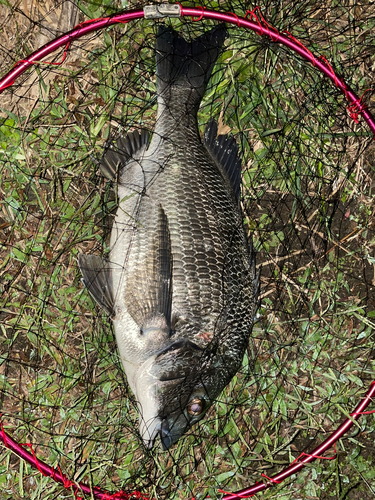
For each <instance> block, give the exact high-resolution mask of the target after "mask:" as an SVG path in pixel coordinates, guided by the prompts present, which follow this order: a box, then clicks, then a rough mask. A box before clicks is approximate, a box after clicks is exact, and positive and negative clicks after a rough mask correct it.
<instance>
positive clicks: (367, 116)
mask: <svg viewBox="0 0 375 500" xmlns="http://www.w3.org/2000/svg"><path fill="white" fill-rule="evenodd" d="M176 5H179V7H180V15H181V17H191V19H192V20H193V21H195V22H199V21H201V20H202V19H204V18H206V19H211V20H215V21H219V22H225V23H230V24H233V25H237V26H238V27H239V28H245V29H250V30H252V31H254V32H255V33H257V34H258V35H260V36H262V37H268V38H269V39H270V40H271V41H272V42H277V43H280V44H282V45H284V46H286V47H287V48H289V49H290V50H292V51H294V52H295V53H297V54H298V55H299V56H300V57H302V58H303V59H305V60H306V61H308V62H309V63H310V64H312V65H313V66H314V67H315V68H316V69H317V70H318V71H320V72H322V73H323V74H324V75H325V76H326V77H328V78H329V79H330V80H331V81H332V82H333V84H334V85H335V87H336V88H337V89H338V90H340V91H341V92H342V93H343V94H344V96H345V98H346V100H347V101H348V107H347V109H348V111H349V114H350V116H351V118H352V119H353V120H354V121H355V122H356V123H358V120H359V115H361V116H362V117H363V118H364V120H365V121H366V123H367V125H368V127H369V128H370V130H371V132H372V133H373V134H374V136H375V119H374V117H373V116H372V114H371V112H370V111H369V110H368V109H367V107H366V105H365V103H364V97H365V95H366V93H367V92H369V91H371V90H372V89H367V90H365V91H364V92H363V93H362V95H361V97H359V96H358V95H357V94H356V93H355V92H354V91H353V90H352V89H351V88H350V87H349V86H348V85H347V84H346V83H345V81H343V80H342V79H341V78H340V77H339V76H337V75H336V73H335V71H334V70H333V68H332V66H331V65H330V63H329V62H328V61H327V59H326V58H325V56H324V55H319V56H318V57H316V56H314V54H313V53H312V52H311V51H310V50H309V49H308V48H307V47H305V45H303V44H302V43H301V42H300V41H299V40H297V39H296V38H295V37H294V36H293V35H292V34H291V33H289V32H286V31H284V32H281V33H280V32H278V30H277V29H276V28H274V27H272V26H271V25H269V24H268V23H267V21H266V20H265V19H264V17H263V15H262V13H261V10H260V8H259V7H256V8H255V9H253V10H252V11H247V12H246V14H245V16H244V17H239V16H238V15H236V14H234V13H231V12H217V11H212V10H208V9H206V8H204V7H194V8H187V7H183V6H182V5H181V4H176ZM143 17H144V11H143V9H142V10H133V11H128V12H125V13H120V14H116V15H114V16H110V17H106V18H98V19H93V20H88V21H85V22H83V23H80V24H79V25H77V26H76V27H75V28H74V29H73V30H71V31H70V32H68V33H66V34H65V35H63V36H61V37H58V38H56V39H55V40H53V41H51V42H49V43H47V44H46V45H44V46H43V47H42V48H41V49H39V50H37V51H35V52H34V53H33V54H31V55H30V56H29V57H28V58H26V59H23V60H20V61H18V62H17V63H16V64H15V66H14V68H13V69H12V70H10V71H9V72H8V73H7V74H6V75H5V76H4V77H3V78H1V79H0V93H1V92H3V91H4V90H5V89H6V88H8V87H10V86H12V85H13V84H14V83H15V81H16V79H17V78H18V77H19V76H20V75H22V74H23V73H24V72H25V71H26V70H28V69H29V68H30V67H31V66H33V65H37V64H47V65H61V64H63V63H64V61H65V59H66V57H67V56H68V53H69V49H71V48H72V43H73V42H74V40H77V39H79V38H81V37H82V36H84V35H87V34H89V33H92V32H95V31H98V30H101V29H104V28H108V27H110V26H112V25H115V24H127V23H129V22H131V21H132V20H136V19H141V18H143ZM247 18H249V19H247ZM252 19H254V21H252ZM62 47H64V51H63V55H62V58H61V61H60V62H54V61H52V62H51V61H42V59H44V58H45V57H47V56H49V55H50V54H52V53H54V52H55V51H56V50H58V49H60V48H62ZM374 394H375V382H372V384H371V386H370V387H369V389H368V391H367V393H366V395H365V396H364V398H363V399H362V401H361V402H360V403H359V404H358V406H357V407H356V409H355V410H354V411H353V413H351V414H350V417H349V418H347V419H346V420H345V421H344V422H343V423H342V424H341V425H340V426H339V427H338V428H337V430H336V431H335V432H333V433H332V434H331V435H330V436H329V437H328V438H327V439H326V440H325V441H324V442H323V443H322V444H321V445H319V446H318V447H317V448H315V449H314V450H313V451H312V452H311V453H301V454H300V455H299V456H298V458H296V459H295V460H294V461H293V462H292V463H291V464H290V466H288V467H287V468H286V469H284V470H283V471H281V472H280V473H278V474H276V475H274V476H271V477H268V476H266V475H265V474H263V473H262V474H261V476H262V477H263V478H265V480H266V481H264V482H261V483H256V484H255V485H253V486H251V487H249V488H246V489H243V490H240V491H237V492H234V493H229V492H226V491H224V490H219V491H220V492H221V493H224V497H223V498H224V499H225V500H232V499H237V498H249V497H251V496H253V495H255V494H256V493H259V492H261V491H263V490H265V489H267V488H270V487H272V486H275V485H277V484H280V483H281V482H282V481H283V480H285V479H286V478H287V477H289V476H291V475H292V474H295V473H297V472H298V471H300V470H301V469H302V468H303V467H305V466H306V465H307V464H308V463H311V462H313V461H314V460H316V459H328V460H332V459H334V458H335V455H334V456H331V457H325V456H323V455H324V453H325V452H326V451H327V450H328V449H329V448H331V447H334V445H335V443H336V442H337V441H338V440H339V439H340V438H341V437H342V436H343V435H344V434H345V433H346V432H347V431H348V430H349V429H350V428H351V427H352V426H353V424H354V422H355V421H356V420H357V419H358V418H359V417H360V416H361V415H363V414H371V413H374V412H375V410H373V411H365V410H366V408H367V407H368V405H369V404H370V403H371V402H372V400H373V397H374ZM0 439H1V440H2V441H3V443H4V445H5V447H7V448H9V449H11V450H12V451H14V452H15V453H16V454H17V455H18V456H20V457H21V458H22V459H23V460H25V461H26V462H28V463H29V464H30V465H32V466H33V467H35V468H37V469H38V470H39V472H40V473H41V474H43V475H44V476H48V477H51V478H52V479H53V480H55V481H56V482H59V483H61V484H62V485H63V486H64V487H65V488H67V489H71V490H72V491H73V492H74V495H75V497H76V498H77V499H78V500H80V499H81V498H82V497H81V496H80V494H84V495H92V496H94V497H95V498H98V499H100V500H125V499H126V500H127V499H129V498H144V499H147V498H148V497H147V496H146V495H143V494H142V493H140V492H138V491H134V492H130V493H125V492H123V491H119V492H116V493H110V492H107V491H103V490H100V488H97V487H94V488H90V486H88V485H86V484H84V483H75V482H73V481H71V480H70V479H69V478H67V477H66V476H64V474H63V473H62V471H61V470H60V467H59V466H57V468H53V467H51V466H49V465H47V464H46V463H44V462H43V461H41V460H40V459H38V458H37V457H36V455H35V453H34V451H33V445H32V444H31V443H21V444H19V443H17V442H16V441H14V440H13V439H12V437H11V436H10V435H9V434H8V433H7V432H5V430H4V428H3V423H1V433H0ZM25 447H28V448H29V449H30V452H28V451H27V450H26V449H25ZM302 457H303V458H302Z"/></svg>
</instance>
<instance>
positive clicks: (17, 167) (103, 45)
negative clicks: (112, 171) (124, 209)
mask: <svg viewBox="0 0 375 500" xmlns="http://www.w3.org/2000/svg"><path fill="white" fill-rule="evenodd" d="M79 5H80V8H81V10H82V12H83V13H84V14H85V16H88V17H92V18H94V17H98V16H101V15H107V14H108V13H110V12H111V11H112V10H113V9H115V7H116V6H114V5H112V4H109V3H108V5H107V4H94V3H92V4H88V3H80V4H79ZM210 5H211V4H210ZM207 6H208V4H207ZM212 7H215V4H214V3H212ZM2 8H3V9H11V11H12V12H13V13H14V16H16V15H18V14H17V13H16V9H15V6H14V5H9V6H8V5H2ZM221 8H224V7H223V6H221ZM228 9H229V10H236V12H237V13H238V14H241V13H245V12H244V10H243V9H242V7H240V6H238V5H237V6H233V5H228ZM313 9H314V8H313V4H312V3H311V5H310V3H309V2H300V3H299V4H298V5H297V4H296V5H294V6H293V7H292V8H290V7H288V6H287V4H286V3H280V4H278V6H275V7H274V9H273V8H272V6H269V8H268V11H267V9H266V6H264V7H262V10H263V11H264V14H267V20H269V21H270V22H272V24H273V25H275V26H278V27H279V29H280V30H282V29H287V30H288V31H291V32H293V34H294V36H301V37H302V39H309V40H310V42H311V43H309V48H310V49H312V50H314V52H317V53H323V54H325V55H326V57H327V59H329V60H330V62H332V63H334V64H335V67H337V68H338V69H339V70H340V72H342V73H343V74H344V75H346V76H348V77H350V80H351V83H352V84H353V85H355V86H356V87H358V88H359V89H360V90H359V93H361V90H362V89H363V90H364V89H366V88H369V87H370V86H371V85H370V83H369V81H370V77H371V75H372V73H371V71H372V70H371V68H372V64H373V55H372V53H371V50H369V49H368V46H369V45H371V44H370V41H368V42H367V43H362V44H361V45H360V46H358V44H357V45H356V44H355V43H354V41H355V40H356V39H357V37H358V36H359V34H360V33H365V32H366V30H370V31H371V29H373V25H374V19H372V17H371V15H370V14H369V12H367V2H364V4H363V6H362V7H358V9H359V11H358V12H357V13H356V14H355V15H356V19H357V21H358V26H354V27H353V25H352V24H350V22H349V21H350V19H352V18H351V17H350V16H351V11H350V9H349V8H346V7H345V6H341V5H336V4H335V3H334V2H331V4H330V9H331V10H330V12H329V13H327V12H325V11H324V15H323V13H321V14H320V15H319V13H318V14H317V13H316V12H314V11H313ZM323 10H324V9H323ZM315 15H316V16H317V17H316V18H314V16H315ZM335 16H337V17H339V18H340V19H339V20H336V23H333V22H332V21H333V20H334V18H335ZM300 18H303V19H304V22H301V21H300V20H299V19H300ZM314 19H315V20H314ZM329 22H330V26H329V25H328V23H329ZM322 23H323V24H322ZM172 24H173V25H174V26H175V27H176V28H178V29H181V30H182V31H183V32H184V33H186V34H188V33H190V34H194V33H196V34H198V33H199V32H200V30H202V28H203V27H208V26H210V23H207V24H205V25H202V24H201V23H194V24H193V23H190V22H189V21H185V20H182V21H181V20H173V21H172ZM322 26H323V27H324V29H322ZM344 27H346V28H347V29H346V31H345V29H344ZM17 29H18V30H21V27H18V28H17ZM34 29H35V28H34ZM309 30H310V31H309ZM340 30H341V31H340ZM20 34H21V31H20ZM154 37H155V24H154V23H153V22H150V21H141V22H137V23H134V24H133V25H130V24H129V25H127V26H126V27H124V26H118V27H116V28H113V29H111V30H108V31H106V32H105V33H102V34H98V35H97V36H96V37H95V38H93V39H92V40H91V41H90V45H86V44H87V43H88V42H85V43H83V42H75V44H74V48H73V49H72V53H71V54H70V56H69V57H68V60H67V62H66V64H64V65H63V66H61V67H59V68H57V69H56V68H51V67H46V68H44V67H43V68H42V67H41V68H38V71H32V70H30V72H29V73H30V74H31V75H32V78H33V80H34V81H35V85H37V87H38V89H39V91H38V92H39V95H40V98H39V100H38V101H37V102H36V103H33V102H30V101H29V97H28V87H29V86H30V85H31V84H30V81H28V82H26V83H24V84H23V86H20V87H17V86H16V87H15V88H14V96H13V101H12V102H11V101H10V97H9V96H10V95H11V94H12V92H13V90H12V89H9V90H7V91H6V93H5V94H3V95H4V96H5V97H4V103H3V105H2V115H1V116H2V122H1V126H0V161H1V163H0V231H1V233H0V335H1V343H0V349H1V351H0V392H1V412H2V413H3V415H4V417H3V421H4V425H5V429H6V430H8V431H9V432H10V433H11V434H12V435H13V436H14V438H15V439H16V440H18V441H19V442H32V443H33V444H34V449H35V451H36V453H37V455H38V456H39V457H40V458H42V459H43V460H44V461H46V462H47V463H49V464H50V465H51V466H56V465H57V464H59V465H60V467H61V469H62V470H63V472H64V473H65V474H66V475H67V476H68V477H69V478H72V479H74V480H75V481H84V482H87V483H89V484H92V485H97V486H100V487H101V488H107V489H108V490H109V491H113V492H114V491H117V490H120V489H122V490H124V491H125V490H126V491H134V490H139V491H141V492H143V493H147V494H149V495H150V497H153V498H169V499H180V498H181V499H182V498H183V499H185V498H191V497H193V496H194V497H195V498H197V499H199V498H203V497H204V496H205V495H210V497H211V498H213V499H214V498H218V497H220V495H221V494H220V493H219V492H218V490H219V488H221V489H223V490H225V491H235V490H237V489H240V488H244V487H246V486H249V485H251V484H253V483H255V482H256V481H262V476H261V474H262V473H264V474H266V475H267V476H270V475H272V474H274V473H276V472H278V471H280V470H281V469H282V468H283V467H286V466H287V465H288V464H289V463H290V462H291V461H293V460H294V459H295V458H297V457H298V456H299V454H300V453H301V452H302V451H306V452H308V451H311V450H312V449H313V448H314V447H315V446H316V445H317V444H319V443H320V442H321V441H322V440H323V439H325V438H326V437H327V436H328V434H329V433H330V432H331V431H333V430H334V429H335V428H336V427H337V426H338V424H339V423H340V422H341V421H342V420H344V419H345V418H347V416H348V414H349V413H350V412H351V411H352V410H353V409H354V407H355V405H356V404H357V403H358V401H359V399H360V397H361V395H363V394H364V392H365V391H366V388H367V386H368V384H369V383H370V382H371V381H372V380H373V373H374V361H373V359H374V356H373V342H374V338H373V331H374V326H375V303H374V300H373V289H374V284H373V280H374V262H375V261H374V244H375V234H374V224H373V213H374V196H373V188H372V179H373V174H374V172H373V167H372V164H373V161H372V159H373V147H371V145H370V141H371V137H370V136H369V135H368V131H367V128H366V127H365V126H364V124H363V123H362V122H361V123H360V125H358V126H357V125H355V124H354V122H353V121H352V120H351V119H350V118H349V117H348V114H347V111H346V108H345V103H344V101H343V98H342V96H340V95H339V94H338V92H337V90H336V89H335V88H334V86H333V85H332V84H330V83H328V82H326V81H325V80H323V79H322V77H321V76H320V75H319V74H317V73H316V71H315V70H314V69H313V68H308V67H306V66H305V64H304V63H301V62H300V61H299V59H298V58H294V57H291V56H290V53H287V52H286V51H284V50H280V49H278V48H277V47H276V46H275V45H274V44H269V43H268V44H265V43H262V42H261V41H260V40H258V39H257V38H256V37H255V36H253V35H251V34H250V33H244V32H240V31H239V30H237V29H235V28H234V29H231V30H230V33H229V37H228V40H227V49H226V51H225V52H224V53H223V54H222V56H221V57H220V59H219V64H218V67H217V71H216V72H215V74H214V75H213V78H212V81H211V84H210V86H209V89H208V90H207V93H206V96H205V99H204V102H203V103H202V107H201V110H200V113H199V124H200V127H201V130H202V131H203V129H204V126H205V124H206V123H207V121H208V118H209V117H211V116H214V117H216V118H217V117H218V116H219V115H220V113H221V112H222V113H223V115H222V116H223V121H224V123H225V124H226V125H227V126H229V127H230V128H231V131H232V133H233V134H234V135H235V136H236V139H237V142H238V144H240V147H241V152H242V154H243V157H244V162H243V165H244V172H243V193H242V194H243V196H242V205H243V209H244V217H245V223H246V225H247V227H248V228H249V231H251V232H252V233H253V235H254V245H255V248H256V250H257V251H258V255H257V258H258V262H259V263H260V264H262V295H263V298H262V306H261V309H260V311H259V318H258V319H259V320H258V322H257V324H256V326H255V328H254V332H253V338H252V341H251V343H250V345H249V349H248V352H247V354H246V356H245V358H244V360H243V366H242V368H241V370H240V371H239V373H238V374H237V376H236V377H235V378H234V379H233V381H232V382H231V383H230V384H229V386H228V387H227V388H226V389H225V391H224V392H223V394H222V395H221V396H220V399H219V400H218V402H217V403H216V404H215V405H214V406H213V407H212V409H211V410H210V412H209V414H208V415H207V417H206V418H205V419H204V420H203V421H202V422H201V423H200V424H199V425H198V426H196V427H195V428H193V429H192V430H191V431H190V432H189V433H188V434H187V435H186V436H185V437H184V438H183V439H181V440H180V441H179V442H178V443H177V444H176V445H175V446H174V447H173V449H172V450H171V451H170V452H168V453H165V452H162V451H161V450H160V449H158V448H155V450H153V451H151V452H147V451H146V450H144V449H143V447H142V444H141V443H140V440H139V437H138V434H137V433H138V423H137V419H138V416H137V410H136V404H135V401H134V398H133V396H132V394H131V392H130V390H129V389H128V386H127V384H126V379H125V376H124V374H123V370H122V367H121V366H120V363H119V360H118V355H117V349H116V345H115V341H114V335H113V331H112V328H111V322H110V320H109V319H108V318H107V317H106V316H105V315H104V314H102V313H101V312H100V311H99V310H98V309H97V308H96V306H95V304H94V303H93V301H92V299H91V298H90V296H89V295H88V293H87V291H86V290H85V289H84V288H83V286H82V284H81V281H80V273H79V271H78V267H77V261H76V259H77V255H78V253H80V252H82V253H97V254H102V253H105V252H106V251H107V246H108V236H109V233H110V227H111V223H112V220H113V214H114V211H115V209H116V206H117V199H116V193H115V191H114V190H113V189H112V187H111V186H110V185H109V183H107V182H106V181H105V180H104V179H103V178H102V177H101V176H100V175H99V173H98V168H97V166H96V165H95V162H94V161H93V159H92V157H96V158H100V156H101V153H102V150H103V147H104V144H105V142H106V140H107V139H108V138H109V137H110V136H111V134H112V133H113V132H114V131H115V130H116V127H118V126H119V127H121V128H122V129H123V130H124V131H125V132H126V131H127V130H128V129H129V128H132V127H135V126H137V127H138V126H142V127H148V128H150V129H152V127H153V123H154V120H155V111H156V107H155V75H154V72H155V65H154V56H153V50H154V49H153V47H154V39H155V38H154ZM16 49H17V50H16ZM367 49H368V50H367ZM14 50H15V51H18V52H17V54H16V55H14V58H15V60H16V59H20V58H22V57H24V54H23V53H22V50H26V49H25V48H24V47H22V45H20V46H17V48H15V49H14ZM366 50H367V52H366ZM79 51H80V52H79ZM74 54H80V57H79V59H78V60H75V59H74ZM16 56H17V57H16ZM361 62H362V66H361V65H360V63H361ZM363 68H365V69H366V71H364V70H363ZM4 71H5V68H4V67H2V72H4ZM14 100H15V101H16V102H17V106H14ZM364 277H365V279H364ZM374 434H375V422H374V417H373V415H363V416H362V417H361V418H360V420H359V422H358V424H356V425H355V426H354V427H353V430H351V431H350V433H349V434H348V435H347V436H344V438H343V439H341V440H340V441H339V442H338V444H337V447H336V451H337V458H336V459H335V460H330V461H328V460H320V461H316V462H314V463H313V464H311V465H309V466H307V467H306V468H305V469H304V470H302V471H301V472H300V473H299V474H298V475H296V476H292V477H291V478H289V479H288V480H286V481H284V482H283V483H282V484H280V485H277V486H274V487H273V488H271V489H270V490H268V491H266V492H264V493H263V494H262V495H258V496H257V497H256V498H264V499H271V498H278V499H285V500H286V499H293V500H296V499H299V498H301V499H305V498H309V499H313V498H337V499H340V500H341V499H367V498H373V497H374V496H375V494H374V491H375V486H374V484H375V483H374V477H375V464H374V463H373V461H374V460H373V455H374V454H373V446H374V445H373V443H374ZM330 453H332V450H331V451H330V452H327V456H330ZM0 492H1V493H0V497H1V498H2V499H3V498H4V500H5V499H7V498H9V499H10V498H12V499H21V498H30V499H33V500H34V499H52V498H71V499H73V498H74V494H73V493H72V492H69V491H67V490H64V489H63V487H62V486H60V485H57V484H55V482H54V481H53V480H52V479H49V478H44V477H43V476H42V475H41V474H40V473H39V472H38V471H37V470H36V469H35V468H32V467H31V466H29V465H27V464H25V463H24V462H23V461H22V460H19V459H18V458H17V457H15V456H14V455H13V454H11V453H10V452H9V451H8V450H6V449H5V448H2V449H1V457H0Z"/></svg>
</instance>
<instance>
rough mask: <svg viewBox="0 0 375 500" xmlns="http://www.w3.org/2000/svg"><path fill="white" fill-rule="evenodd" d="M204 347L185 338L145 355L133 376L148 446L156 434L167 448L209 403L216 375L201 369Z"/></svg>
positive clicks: (197, 419)
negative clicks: (144, 359)
mask: <svg viewBox="0 0 375 500" xmlns="http://www.w3.org/2000/svg"><path fill="white" fill-rule="evenodd" d="M203 358H204V350H203V349H201V348H200V347H198V345H196V344H194V343H193V342H190V341H188V340H180V341H176V342H174V343H172V344H171V345H170V346H168V347H167V348H166V349H163V350H162V351H161V352H159V353H157V354H156V355H154V356H152V357H151V358H149V359H148V360H147V361H146V362H145V363H144V364H143V365H142V366H141V368H140V370H139V372H138V374H137V377H136V396H137V400H138V406H139V414H140V418H139V428H140V434H141V437H142V439H143V442H144V444H145V446H146V448H148V449H151V448H152V447H153V445H154V442H155V439H156V438H157V436H158V435H159V436H160V439H161V443H162V447H163V449H164V450H167V449H168V448H170V446H172V444H174V443H175V442H176V441H178V439H179V438H180V437H181V436H182V435H183V434H184V433H185V432H186V431H187V430H188V429H189V428H190V427H191V426H192V425H194V424H195V423H196V422H198V421H199V420H200V419H201V418H202V417H203V416H204V415H205V413H206V412H207V410H208V408H209V407H210V406H211V404H212V401H213V398H214V397H216V395H217V393H218V392H220V390H221V389H222V386H221V385H220V388H219V390H218V384H217V383H216V382H217V374H216V375H215V370H214V369H213V368H212V367H211V368H208V367H207V368H208V369H204V368H203V366H202V359H203Z"/></svg>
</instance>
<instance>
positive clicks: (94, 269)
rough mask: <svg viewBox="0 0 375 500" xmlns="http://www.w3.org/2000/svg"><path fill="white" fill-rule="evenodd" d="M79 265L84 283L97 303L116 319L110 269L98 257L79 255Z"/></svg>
mask: <svg viewBox="0 0 375 500" xmlns="http://www.w3.org/2000/svg"><path fill="white" fill-rule="evenodd" d="M78 265H79V268H80V270H81V273H82V281H83V284H84V285H85V287H86V288H87V290H88V291H89V292H90V295H91V296H92V297H93V298H94V300H95V302H96V303H97V304H98V305H99V306H100V307H101V308H102V309H104V311H105V312H106V313H107V314H108V315H109V316H110V317H111V318H112V319H114V316H115V311H114V304H113V295H112V285H111V280H110V275H109V273H110V269H109V268H108V266H107V265H106V262H105V261H104V260H103V259H102V258H101V257H99V256H98V255H83V254H79V255H78Z"/></svg>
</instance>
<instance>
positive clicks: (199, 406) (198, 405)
mask: <svg viewBox="0 0 375 500" xmlns="http://www.w3.org/2000/svg"><path fill="white" fill-rule="evenodd" d="M187 410H188V412H189V413H190V415H193V416H196V415H200V414H201V413H202V411H203V401H202V400H201V399H199V398H194V399H192V400H191V401H190V403H189V404H188V407H187Z"/></svg>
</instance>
